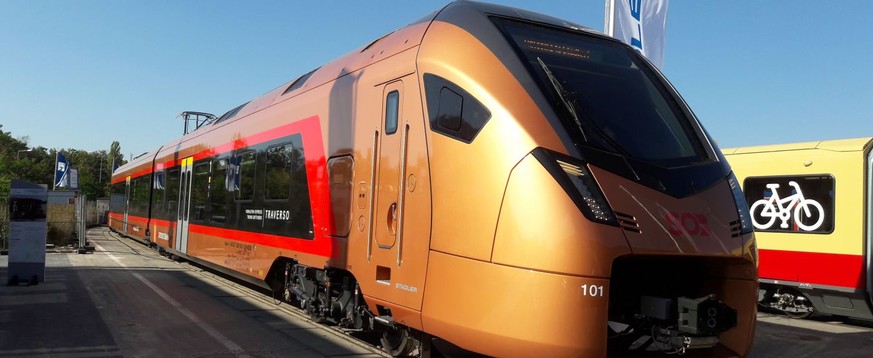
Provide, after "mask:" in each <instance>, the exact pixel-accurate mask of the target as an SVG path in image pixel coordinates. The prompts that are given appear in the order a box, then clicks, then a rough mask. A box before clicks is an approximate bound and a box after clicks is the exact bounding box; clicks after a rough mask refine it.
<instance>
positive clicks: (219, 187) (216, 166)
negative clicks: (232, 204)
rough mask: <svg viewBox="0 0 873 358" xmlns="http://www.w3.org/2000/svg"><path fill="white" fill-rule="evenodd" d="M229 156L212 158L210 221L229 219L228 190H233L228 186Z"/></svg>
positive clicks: (219, 221) (222, 221) (217, 221)
mask: <svg viewBox="0 0 873 358" xmlns="http://www.w3.org/2000/svg"><path fill="white" fill-rule="evenodd" d="M227 161H228V160H227V158H216V159H213V160H212V171H211V172H210V174H209V206H210V208H211V213H210V218H209V219H210V221H212V222H216V223H225V222H226V221H227V198H228V195H227V192H228V191H231V190H233V187H232V186H228V175H227V172H228V165H227Z"/></svg>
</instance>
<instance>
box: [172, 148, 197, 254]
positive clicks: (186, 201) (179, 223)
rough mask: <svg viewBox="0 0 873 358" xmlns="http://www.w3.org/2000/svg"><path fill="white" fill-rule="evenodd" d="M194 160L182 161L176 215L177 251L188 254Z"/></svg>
mask: <svg viewBox="0 0 873 358" xmlns="http://www.w3.org/2000/svg"><path fill="white" fill-rule="evenodd" d="M193 166H194V158H193V157H188V158H185V159H182V165H181V170H180V174H179V175H180V178H179V205H178V207H177V208H178V209H177V210H178V211H177V213H176V235H175V236H176V237H175V239H176V242H175V244H176V247H174V249H176V251H179V252H181V253H187V251H188V250H187V249H188V218H189V213H190V212H191V182H192V177H193V175H192V173H191V172H192V170H191V168H192V167H193Z"/></svg>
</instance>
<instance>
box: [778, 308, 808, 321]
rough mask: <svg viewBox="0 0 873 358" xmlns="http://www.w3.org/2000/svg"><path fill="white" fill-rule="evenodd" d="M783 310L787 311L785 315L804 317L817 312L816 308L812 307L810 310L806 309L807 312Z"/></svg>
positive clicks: (797, 317) (796, 317) (795, 317)
mask: <svg viewBox="0 0 873 358" xmlns="http://www.w3.org/2000/svg"><path fill="white" fill-rule="evenodd" d="M782 312H785V315H786V316H788V317H789V318H794V319H804V318H809V316H812V314H813V313H815V310H814V309H812V308H810V309H809V311H806V312H791V311H782Z"/></svg>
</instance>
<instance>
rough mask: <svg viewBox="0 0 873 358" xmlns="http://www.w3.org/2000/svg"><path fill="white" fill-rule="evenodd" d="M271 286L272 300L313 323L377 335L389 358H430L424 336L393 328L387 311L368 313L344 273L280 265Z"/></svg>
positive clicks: (286, 262) (351, 278)
mask: <svg viewBox="0 0 873 358" xmlns="http://www.w3.org/2000/svg"><path fill="white" fill-rule="evenodd" d="M271 286H272V290H273V298H274V299H277V300H281V301H283V302H287V303H289V304H292V305H294V306H296V307H299V308H300V309H302V310H303V311H305V312H306V313H307V314H308V315H309V317H310V319H312V320H313V321H314V322H317V323H323V324H328V325H335V326H337V327H340V328H343V329H345V330H352V331H363V332H374V333H376V334H378V335H379V336H380V344H381V347H382V349H383V350H384V351H385V352H386V353H388V354H390V355H391V356H394V357H406V356H413V357H426V356H430V354H429V353H430V342H429V340H428V339H425V338H424V337H427V335H425V334H424V333H422V332H418V331H416V330H413V329H410V328H408V327H406V326H402V325H398V324H395V323H394V320H393V318H392V317H391V314H390V313H391V312H390V310H389V309H387V308H381V307H380V310H382V311H383V312H377V313H375V314H374V313H373V312H371V311H370V309H369V307H368V306H367V305H366V303H365V302H364V298H363V295H362V294H361V291H360V287H359V286H358V284H357V282H356V280H355V278H354V277H353V276H352V275H351V273H349V272H347V271H343V270H337V269H331V268H327V269H317V268H313V267H309V266H304V265H300V264H297V263H294V262H292V261H280V262H277V264H276V265H274V270H273V274H272V275H271ZM422 342H426V343H427V344H425V343H422Z"/></svg>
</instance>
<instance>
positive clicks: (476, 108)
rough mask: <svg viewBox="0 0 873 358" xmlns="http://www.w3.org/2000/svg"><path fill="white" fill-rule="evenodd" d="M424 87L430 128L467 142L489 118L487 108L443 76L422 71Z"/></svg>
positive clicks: (473, 137)
mask: <svg viewBox="0 0 873 358" xmlns="http://www.w3.org/2000/svg"><path fill="white" fill-rule="evenodd" d="M424 88H425V97H426V99H427V113H428V118H430V128H431V130H433V131H434V132H437V133H440V134H443V135H445V136H448V137H451V138H454V139H457V140H460V141H462V142H464V143H471V142H473V140H474V139H476V136H477V135H478V134H479V132H480V131H481V130H482V128H484V127H485V124H487V123H488V120H490V119H491V112H490V111H489V110H488V109H487V108H485V105H483V104H482V102H479V100H477V99H476V98H475V97H473V95H471V94H470V93H469V92H467V91H465V90H464V89H463V88H461V87H460V86H458V85H456V84H454V83H452V82H451V81H449V80H447V79H445V78H442V77H440V76H437V75H434V74H430V73H426V74H424Z"/></svg>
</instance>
